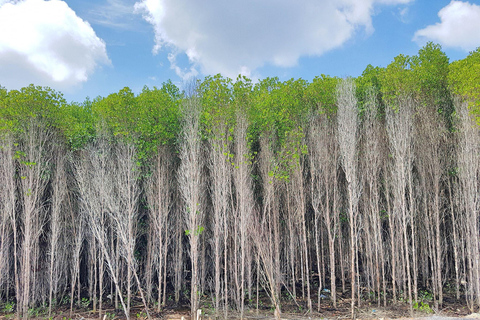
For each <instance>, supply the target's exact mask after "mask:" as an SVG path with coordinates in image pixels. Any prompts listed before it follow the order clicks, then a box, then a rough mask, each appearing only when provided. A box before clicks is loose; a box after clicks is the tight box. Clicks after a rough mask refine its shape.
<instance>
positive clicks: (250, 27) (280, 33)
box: [135, 0, 411, 77]
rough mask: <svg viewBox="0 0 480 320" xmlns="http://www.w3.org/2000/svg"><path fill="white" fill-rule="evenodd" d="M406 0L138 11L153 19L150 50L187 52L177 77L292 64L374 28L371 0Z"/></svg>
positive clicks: (190, 4) (179, 5)
mask: <svg viewBox="0 0 480 320" xmlns="http://www.w3.org/2000/svg"><path fill="white" fill-rule="evenodd" d="M410 1H411V0H323V1H319V0H302V1H300V2H298V1H291V0H230V1H225V0H209V1H196V0H140V1H139V2H137V3H136V4H135V9H136V11H137V12H139V13H142V14H143V17H144V19H145V20H146V21H148V22H149V23H150V24H152V26H153V29H154V32H155V45H154V48H153V52H154V53H157V52H158V51H159V50H161V49H163V48H167V50H171V52H173V53H172V54H173V55H175V53H178V52H181V53H185V54H186V55H187V56H188V60H189V62H190V63H191V67H190V68H189V70H186V71H185V70H179V69H178V66H177V64H175V59H173V58H170V60H171V61H173V62H174V63H172V64H171V66H172V69H174V70H176V71H177V73H178V74H179V75H180V76H189V75H192V74H195V73H196V72H202V73H204V74H214V73H218V72H221V73H222V74H224V75H226V76H229V77H236V75H238V74H239V73H242V74H247V75H248V74H251V73H252V72H254V71H255V69H257V68H259V67H261V66H263V65H265V64H273V65H275V66H281V67H291V66H294V65H296V64H297V61H298V59H299V58H300V57H302V56H318V55H321V54H323V53H325V52H327V51H329V50H332V49H334V48H338V47H339V46H341V45H342V44H344V43H345V42H346V41H347V40H349V39H350V38H351V37H352V36H353V34H354V33H355V32H356V31H357V30H359V29H360V30H364V31H365V32H366V33H367V34H369V33H371V32H373V30H374V29H373V26H372V19H371V17H372V14H373V11H374V10H373V9H374V6H375V4H376V3H381V4H383V5H394V4H401V3H408V2H410Z"/></svg>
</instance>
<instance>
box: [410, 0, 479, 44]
mask: <svg viewBox="0 0 480 320" xmlns="http://www.w3.org/2000/svg"><path fill="white" fill-rule="evenodd" d="M438 17H439V18H440V22H439V23H436V24H434V25H430V26H428V27H426V28H425V29H421V30H418V31H417V32H415V35H414V37H413V40H414V41H416V42H418V43H424V42H426V41H434V42H438V43H440V44H442V45H443V46H445V47H456V48H461V49H463V50H465V51H470V50H474V49H475V48H476V47H478V46H480V32H479V30H480V6H478V5H476V4H471V3H469V2H463V1H452V2H450V3H449V4H448V5H447V6H445V7H443V8H442V9H441V10H440V11H439V12H438Z"/></svg>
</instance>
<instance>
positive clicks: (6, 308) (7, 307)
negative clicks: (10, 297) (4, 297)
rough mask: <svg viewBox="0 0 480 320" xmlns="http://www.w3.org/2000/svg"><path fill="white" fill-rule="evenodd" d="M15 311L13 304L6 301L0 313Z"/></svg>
mask: <svg viewBox="0 0 480 320" xmlns="http://www.w3.org/2000/svg"><path fill="white" fill-rule="evenodd" d="M14 310H15V302H13V301H7V302H6V303H5V305H4V306H3V310H2V312H5V313H12V312H13V311H14Z"/></svg>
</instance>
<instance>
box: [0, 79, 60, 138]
mask: <svg viewBox="0 0 480 320" xmlns="http://www.w3.org/2000/svg"><path fill="white" fill-rule="evenodd" d="M65 104H66V102H65V100H64V99H63V96H62V94H61V93H58V92H56V91H54V90H52V89H50V88H48V87H39V86H37V87H35V86H33V85H30V86H28V87H25V88H22V89H20V90H11V91H7V90H5V89H1V90H0V132H22V131H24V130H25V129H26V126H28V124H29V121H28V119H31V118H36V117H38V118H41V119H43V120H44V122H45V123H46V125H48V126H57V125H58V124H59V122H61V117H60V108H62V107H63V106H64V105H65Z"/></svg>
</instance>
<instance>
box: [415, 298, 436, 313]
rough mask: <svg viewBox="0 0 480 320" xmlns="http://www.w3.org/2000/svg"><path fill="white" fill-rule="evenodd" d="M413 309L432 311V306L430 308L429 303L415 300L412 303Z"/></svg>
mask: <svg viewBox="0 0 480 320" xmlns="http://www.w3.org/2000/svg"><path fill="white" fill-rule="evenodd" d="M413 309H415V310H418V311H423V312H425V313H434V312H433V310H432V308H430V305H429V304H428V303H424V302H423V301H420V302H415V303H414V304H413Z"/></svg>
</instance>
